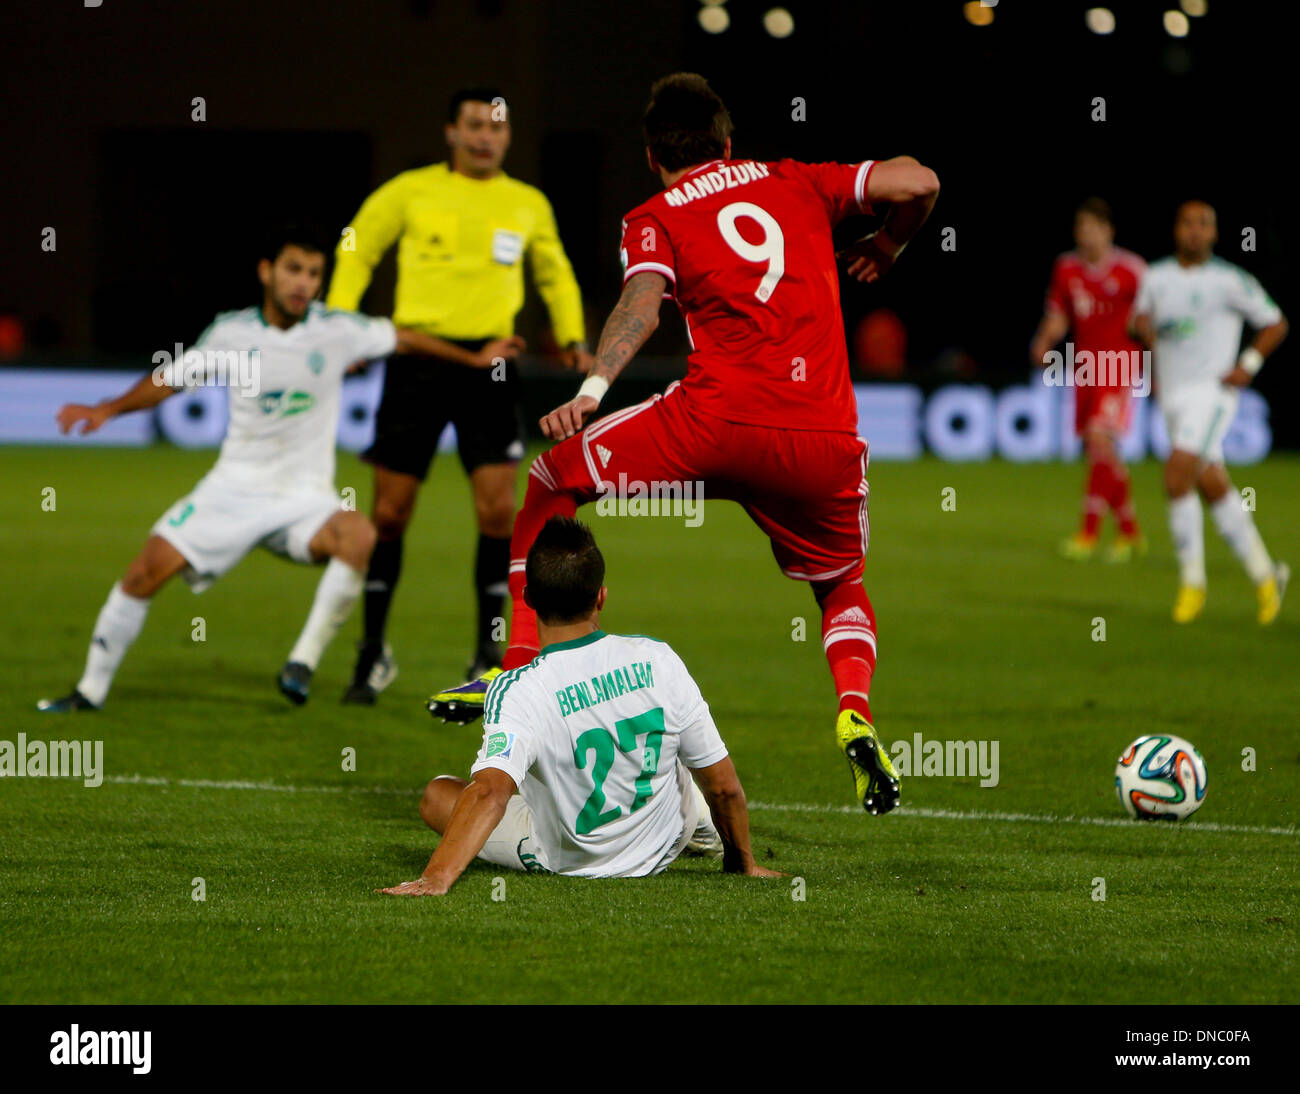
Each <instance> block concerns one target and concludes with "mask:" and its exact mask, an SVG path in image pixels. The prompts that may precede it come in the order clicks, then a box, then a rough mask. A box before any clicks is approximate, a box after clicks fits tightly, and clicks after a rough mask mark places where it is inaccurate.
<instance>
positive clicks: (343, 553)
mask: <svg viewBox="0 0 1300 1094" xmlns="http://www.w3.org/2000/svg"><path fill="white" fill-rule="evenodd" d="M348 517H349V519H348V520H347V521H346V522H345V523H344V525H343V527H342V529H341V530H340V532H339V550H338V557H339V558H341V559H342V560H343V561H344V562H346V563H348V564H349V565H350V566H353V567H355V568H356V569H358V570H359V569H364V568H365V565H366V563H368V562H369V561H370V552H371V551H373V550H374V549H375V542H376V541H377V540H378V538H379V533H378V532H376V530H375V526H374V525H373V524H371V523H370V521H368V520H367V519H366V518H365V517H364V516H362V515H361V514H360V513H350V514H348Z"/></svg>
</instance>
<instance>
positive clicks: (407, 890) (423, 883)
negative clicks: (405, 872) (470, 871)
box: [375, 877, 451, 896]
mask: <svg viewBox="0 0 1300 1094" xmlns="http://www.w3.org/2000/svg"><path fill="white" fill-rule="evenodd" d="M450 888H451V886H450V885H449V884H447V883H446V882H443V881H433V880H430V879H429V878H426V877H418V878H416V879H415V880H414V881H403V882H402V883H401V884H400V885H392V886H390V887H389V888H387V889H376V890H375V892H377V893H386V894H387V895H388V896H446V894H447V890H448V889H450Z"/></svg>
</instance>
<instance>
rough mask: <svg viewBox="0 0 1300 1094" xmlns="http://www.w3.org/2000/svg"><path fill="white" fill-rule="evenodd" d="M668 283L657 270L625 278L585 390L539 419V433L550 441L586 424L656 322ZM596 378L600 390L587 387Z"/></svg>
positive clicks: (568, 434)
mask: <svg viewBox="0 0 1300 1094" xmlns="http://www.w3.org/2000/svg"><path fill="white" fill-rule="evenodd" d="M667 287H668V279H667V278H665V277H664V276H663V275H661V274H657V273H638V274H633V275H632V276H631V277H629V278H628V280H627V284H626V285H624V286H623V293H622V295H621V296H620V297H619V298H618V303H617V304H616V305H615V306H614V310H613V311H612V312H611V313H610V316H609V318H608V319H607V320H605V329H604V330H602V331H601V332H600V345H599V346H598V347H597V349H596V359H595V362H594V363H593V364H592V366H591V370H590V373H589V374H588V376H587V381H586V383H585V384H584V385H583V389H584V390H581V391H579V393H578V394H577V395H576V396H574V397H573V398H572V399H570V400H569V401H568V402H567V403H565V404H564V405H563V406H558V407H556V408H555V409H554V410H552V411H551V412H550V413H549V414H547V415H545V416H544V417H543V418H541V419H540V420H539V422H538V424H539V425H540V426H541V429H542V436H544V437H547V438H548V439H550V440H552V441H563V440H567V439H568V438H570V437H572V436H573V435H574V434H575V433H577V432H578V431H579V430H581V429H582V428H583V426H585V425H586V424H587V419H588V418H590V417H591V416H592V415H593V414H595V413H596V409H597V407H599V406H600V399H601V396H602V395H603V394H604V389H605V388H608V387H609V385H610V384H612V383H613V382H614V381H615V380H616V379H617V378H618V375H619V373H621V372H622V371H623V369H624V368H626V367H627V363H628V362H629V361H630V360H632V358H633V357H635V356H636V354H637V351H638V350H639V349H640V348H641V347H642V346H644V345H645V343H646V339H648V338H649V337H650V335H652V334H653V333H654V331H655V328H656V327H657V326H659V306H660V304H661V303H662V302H663V296H664V289H666V288H667ZM597 380H601V381H603V382H604V383H603V384H597V385H596V386H597V388H598V389H599V390H597V391H595V392H594V393H592V392H589V391H587V390H586V389H587V388H588V386H589V385H591V384H593V383H595V382H596V381H597Z"/></svg>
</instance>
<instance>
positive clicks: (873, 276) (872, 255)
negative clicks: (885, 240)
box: [836, 235, 898, 282]
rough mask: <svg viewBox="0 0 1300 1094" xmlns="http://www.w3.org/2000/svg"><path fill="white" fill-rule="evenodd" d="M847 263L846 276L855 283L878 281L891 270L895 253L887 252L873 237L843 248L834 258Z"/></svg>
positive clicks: (870, 236)
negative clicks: (841, 259)
mask: <svg viewBox="0 0 1300 1094" xmlns="http://www.w3.org/2000/svg"><path fill="white" fill-rule="evenodd" d="M836 257H837V258H843V259H845V260H846V261H847V262H848V269H847V271H846V272H847V273H848V275H849V276H850V277H851V278H853V279H854V280H855V281H867V282H870V281H879V280H880V279H881V278H882V277H884V276H885V274H887V273H889V271H890V270H891V269H892V268H893V265H894V259H896V258H897V257H898V252H897V251H890V250H887V249H886V248H885V247H883V246H881V244H879V243H878V242H877V241H876V237H875V236H874V235H869V236H867V237H866V239H860V240H858V241H857V242H856V243H852V244H850V245H849V246H847V247H845V248H844V250H842V251H840V253H839V254H838V255H837V256H836Z"/></svg>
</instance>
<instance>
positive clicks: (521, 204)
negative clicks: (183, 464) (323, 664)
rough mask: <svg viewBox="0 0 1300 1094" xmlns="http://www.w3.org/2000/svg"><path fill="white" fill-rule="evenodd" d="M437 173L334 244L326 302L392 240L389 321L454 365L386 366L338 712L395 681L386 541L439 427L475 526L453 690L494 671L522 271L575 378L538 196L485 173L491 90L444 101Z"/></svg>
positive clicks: (496, 114)
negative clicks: (369, 540) (360, 587)
mask: <svg viewBox="0 0 1300 1094" xmlns="http://www.w3.org/2000/svg"><path fill="white" fill-rule="evenodd" d="M446 137H447V144H448V146H449V148H450V151H451V155H450V161H449V162H447V163H438V164H435V165H433V166H432V167H423V168H419V169H417V170H414V171H406V172H404V173H403V174H400V175H398V176H397V177H396V178H395V179H392V180H391V181H389V182H387V183H385V184H384V185H383V186H381V187H380V188H379V189H378V190H376V191H375V192H374V193H373V194H371V195H370V197H368V198H367V199H366V201H365V202H364V204H363V205H362V206H361V209H360V211H359V212H358V213H357V215H356V217H355V218H354V219H353V221H352V224H351V226H350V227H351V228H352V232H344V236H343V240H342V241H341V242H340V244H339V247H338V251H337V254H336V256H335V267H334V277H333V280H332V281H331V283H330V290H329V296H328V303H329V305H330V306H331V307H336V308H346V309H355V308H356V307H357V305H358V304H360V302H361V297H362V295H363V294H364V293H365V291H366V287H367V286H368V285H369V284H370V277H371V273H372V271H373V270H374V268H375V266H376V265H377V264H378V262H379V260H380V259H381V258H382V257H383V255H384V253H385V252H386V251H387V250H388V248H389V247H391V246H392V245H393V244H394V243H397V291H396V294H395V295H396V306H395V307H394V310H393V320H394V322H395V323H397V325H398V326H401V327H410V328H414V329H415V330H418V331H422V332H424V333H426V334H430V335H436V336H437V337H440V338H442V339H445V340H446V341H448V342H450V343H452V344H453V345H452V347H451V348H452V350H453V352H455V353H456V356H455V357H450V356H449V357H445V358H443V359H438V358H433V357H417V356H412V355H410V354H407V355H404V356H403V357H401V358H397V357H394V358H390V359H389V361H388V363H387V366H386V373H385V378H384V393H383V398H382V400H381V402H380V405H379V413H378V416H377V418H376V422H375V441H374V444H373V445H372V446H371V447H370V448H369V449H368V450H367V451H366V453H365V456H364V458H365V459H366V460H368V461H369V462H370V463H372V464H373V465H374V468H375V491H374V514H373V515H374V522H375V526H376V528H377V530H378V532H379V542H378V544H377V545H376V546H375V550H374V554H373V555H372V556H371V558H370V569H369V572H368V573H367V575H366V586H365V613H364V614H365V633H364V637H363V638H362V642H361V648H360V652H359V655H358V657H357V665H356V669H355V671H354V673H353V680H352V685H351V687H349V688H348V690H347V692H346V694H345V695H344V702H352V703H364V704H371V703H373V702H374V701H375V696H376V694H377V693H378V692H379V691H382V690H383V689H384V688H385V687H387V686H388V684H389V683H391V682H392V679H393V677H394V676H395V675H396V672H397V669H396V665H395V664H394V662H393V657H392V651H391V649H390V648H389V647H388V646H387V644H386V643H385V640H384V631H385V627H386V624H387V620H388V610H389V606H390V604H391V603H392V598H393V591H394V589H395V588H396V585H397V578H398V575H399V574H400V573H401V569H402V537H403V534H404V533H405V531H406V526H407V524H408V523H409V522H410V519H411V514H412V512H413V511H414V509H415V499H416V497H417V496H418V494H419V492H420V483H421V482H423V480H424V478H425V476H426V475H427V474H428V472H429V466H430V464H431V463H432V460H433V454H434V449H435V448H436V446H437V443H438V438H439V436H440V435H441V434H442V431H443V428H444V427H445V426H446V424H447V422H449V421H450V422H452V423H453V424H454V425H455V427H456V439H457V443H458V446H459V451H460V461H461V464H462V465H463V466H464V468H465V472H466V474H467V475H468V476H469V480H470V485H471V487H472V489H473V493H474V508H475V511H476V513H477V516H478V528H479V539H478V552H477V557H476V560H475V564H474V584H475V588H476V590H477V593H478V633H477V638H476V644H475V649H474V654H473V656H472V659H471V664H470V667H469V670H468V676H467V678H468V679H474V678H475V677H477V676H479V675H481V674H482V673H483V672H485V671H487V669H488V668H490V667H492V666H493V665H499V664H500V663H501V660H500V658H501V651H500V647H499V646H498V644H497V641H496V640H495V638H494V635H493V631H494V624H495V620H497V619H500V618H504V613H503V609H504V604H505V597H506V595H507V588H508V586H507V579H508V574H509V568H510V532H511V529H512V526H513V524H514V515H515V510H516V508H517V506H516V504H515V485H514V484H515V472H516V469H517V467H518V464H519V461H520V460H521V459H522V458H523V455H524V426H523V415H522V413H521V410H520V404H519V375H518V372H517V370H516V367H515V360H514V359H515V357H516V356H517V355H518V353H519V351H520V350H521V349H522V348H523V342H522V340H521V339H519V338H517V337H515V335H514V321H515V316H516V315H517V314H518V312H519V309H520V308H521V307H522V306H523V302H524V274H523V261H524V256H525V255H527V256H528V259H529V264H530V265H531V267H532V272H533V280H534V282H535V283H536V285H537V289H538V292H539V293H540V294H541V296H542V300H543V301H544V302H545V304H546V307H547V310H548V311H549V312H550V316H551V326H552V328H553V329H554V332H555V339H556V341H557V342H558V343H559V344H560V345H561V346H564V347H565V350H564V359H565V363H566V364H567V365H568V366H569V367H571V368H576V369H578V370H579V371H582V372H586V371H588V370H589V369H590V367H591V361H592V358H591V354H590V353H589V352H588V351H587V348H586V346H585V345H584V339H585V333H584V330H583V318H582V295H581V293H580V291H579V289H578V283H577V281H576V280H575V279H574V276H573V268H572V267H571V266H570V265H569V260H568V258H567V257H566V256H565V253H564V248H563V247H562V246H561V245H560V238H559V234H558V232H557V231H556V227H555V216H554V214H553V213H552V212H551V206H550V203H549V202H548V201H547V200H546V197H545V195H544V194H542V192H541V191H540V190H538V189H536V188H535V187H532V186H528V185H527V184H525V183H522V182H519V181H518V180H516V179H512V178H510V177H509V176H508V175H506V174H505V172H503V171H502V170H501V161H502V160H503V159H504V158H505V154H506V149H508V148H509V147H510V120H509V115H508V113H507V107H506V103H505V99H504V98H503V97H502V96H501V94H500V93H499V92H498V91H497V90H496V89H495V88H491V87H474V88H466V89H463V90H461V91H458V92H456V94H455V95H453V96H452V98H451V103H450V109H449V111H448V123H447V127H446Z"/></svg>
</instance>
